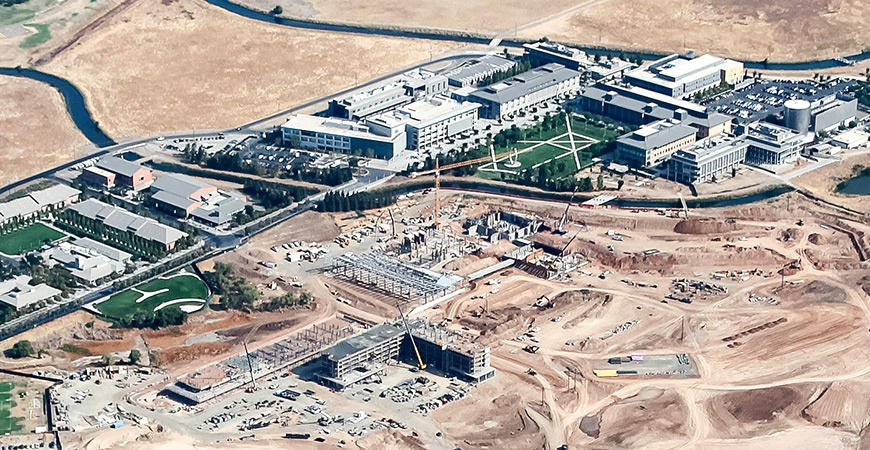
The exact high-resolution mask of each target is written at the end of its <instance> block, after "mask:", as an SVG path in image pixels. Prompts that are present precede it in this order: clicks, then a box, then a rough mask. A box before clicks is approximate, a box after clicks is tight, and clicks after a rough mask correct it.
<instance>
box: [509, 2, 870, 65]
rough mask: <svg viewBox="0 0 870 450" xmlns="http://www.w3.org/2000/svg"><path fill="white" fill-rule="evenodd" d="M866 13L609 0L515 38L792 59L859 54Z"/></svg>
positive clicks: (866, 8) (834, 7) (831, 5)
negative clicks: (546, 38) (542, 38)
mask: <svg viewBox="0 0 870 450" xmlns="http://www.w3.org/2000/svg"><path fill="white" fill-rule="evenodd" d="M868 16H870V4H868V3H867V2H864V1H861V0H824V1H809V0H804V1H799V2H792V1H788V0H776V1H767V2H755V1H747V0H727V1H713V0H692V1H690V2H683V1H678V0H664V1H660V0H641V1H633V2H629V1H616V0H610V1H605V2H596V3H594V4H593V5H591V6H589V7H586V8H583V9H581V10H579V11H577V12H576V13H574V14H570V15H568V14H566V15H562V16H559V17H557V18H555V19H554V20H551V21H546V22H543V23H540V24H538V26H535V27H529V28H527V29H523V30H522V31H521V32H520V36H521V37H527V38H532V39H537V38H540V37H541V36H547V37H548V38H550V39H553V40H560V41H568V42H576V43H581V44H590V45H602V46H609V47H619V48H628V49H638V50H656V51H662V52H682V51H686V50H695V51H696V52H699V53H713V54H717V55H722V56H730V57H735V58H741V59H753V60H763V59H765V58H769V59H770V60H771V61H794V60H808V59H816V58H830V57H832V56H838V55H843V54H851V53H855V52H860V51H861V50H862V49H863V48H864V47H865V46H866V45H867V36H868V33H870V25H868V24H867V21H866V20H864V18H866V17H868ZM832 30H837V32H831V31H832Z"/></svg>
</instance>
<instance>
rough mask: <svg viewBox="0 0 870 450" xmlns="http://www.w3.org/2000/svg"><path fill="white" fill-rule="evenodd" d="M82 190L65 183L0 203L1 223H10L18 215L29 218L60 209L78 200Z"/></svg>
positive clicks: (20, 217) (21, 217)
mask: <svg viewBox="0 0 870 450" xmlns="http://www.w3.org/2000/svg"><path fill="white" fill-rule="evenodd" d="M79 195H81V191H79V190H78V189H74V188H71V187H69V186H67V185H65V184H56V185H54V186H51V187H49V188H45V189H42V190H39V191H34V192H31V193H29V194H27V195H25V196H23V197H19V198H16V199H14V200H10V201H8V202H4V203H0V224H5V223H8V222H10V221H12V220H14V219H15V218H16V217H17V218H18V219H19V220H23V219H29V218H31V217H33V216H35V215H37V214H39V213H40V212H45V211H49V210H51V209H59V208H64V207H66V206H69V205H71V204H73V203H74V202H76V201H77V200H78V199H79Z"/></svg>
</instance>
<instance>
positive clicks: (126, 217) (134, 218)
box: [67, 198, 187, 250]
mask: <svg viewBox="0 0 870 450" xmlns="http://www.w3.org/2000/svg"><path fill="white" fill-rule="evenodd" d="M67 210H68V211H73V212H75V213H76V214H78V215H80V216H82V217H84V218H85V219H88V220H91V221H94V222H97V223H102V224H103V225H105V226H106V227H109V228H113V229H115V230H116V231H117V232H121V233H128V234H132V235H133V236H136V237H138V238H141V239H144V240H146V241H151V242H154V243H156V244H159V245H160V246H162V247H163V248H164V249H166V250H172V249H173V248H175V245H176V243H177V242H178V241H179V240H180V239H181V238H183V237H185V236H187V233H184V232H182V231H179V230H176V229H175V228H172V227H169V226H166V225H163V224H161V223H159V222H157V221H156V220H154V219H149V218H145V217H142V216H140V215H138V214H133V213H131V212H129V211H127V210H125V209H123V208H119V207H117V206H113V205H108V204H106V203H103V202H101V201H99V200H96V199H92V198H91V199H87V200H85V201H83V202H80V203H76V204H74V205H72V206H70V207H69V208H68V209H67Z"/></svg>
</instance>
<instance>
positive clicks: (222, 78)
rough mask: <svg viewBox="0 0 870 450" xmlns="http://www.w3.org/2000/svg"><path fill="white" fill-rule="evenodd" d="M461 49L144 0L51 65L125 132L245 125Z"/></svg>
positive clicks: (191, 3)
mask: <svg viewBox="0 0 870 450" xmlns="http://www.w3.org/2000/svg"><path fill="white" fill-rule="evenodd" d="M452 47H455V44H452V43H441V42H429V41H413V40H406V39H387V38H374V37H363V36H350V35H336V34H330V33H319V32H308V31H300V30H294V29H289V28H286V27H280V26H277V25H268V24H262V23H260V22H255V21H251V20H247V19H243V18H240V17H238V16H236V15H233V14H231V13H229V12H226V11H224V10H221V9H219V8H216V7H213V6H210V5H208V4H207V3H205V2H202V1H197V0H181V1H165V2H139V3H136V4H134V5H133V6H131V7H130V8H128V9H127V10H125V11H123V12H121V13H120V14H118V15H117V16H115V17H113V18H112V19H111V20H109V21H107V22H106V23H105V24H104V25H103V26H102V27H101V28H99V29H97V30H96V31H94V32H93V33H91V34H89V35H87V36H85V37H84V38H82V39H81V40H80V41H79V42H78V43H77V44H76V45H73V46H72V47H70V48H69V49H67V50H66V51H64V52H61V53H60V54H59V55H58V56H57V57H56V58H55V59H54V60H53V61H51V62H49V63H48V64H46V65H45V66H42V67H41V69H42V70H45V71H47V72H50V73H53V74H56V75H59V76H62V77H64V78H67V79H68V80H70V81H72V82H73V83H75V84H76V85H77V86H79V88H80V89H81V90H82V91H83V93H84V95H85V97H86V99H87V101H88V104H89V107H90V108H91V110H92V113H93V115H94V117H95V118H96V119H97V120H98V121H99V122H100V125H101V126H102V128H103V129H104V130H105V131H106V132H107V133H108V134H109V135H111V136H113V137H116V138H117V137H123V136H140V135H147V134H152V133H153V134H156V133H161V132H166V131H171V130H192V129H214V128H225V127H231V126H236V125H239V124H241V123H244V122H247V121H251V120H254V119H257V118H259V117H263V116H266V115H268V114H270V113H274V112H276V111H280V110H282V109H286V108H289V107H292V106H294V105H297V104H299V103H302V102H304V101H305V100H308V99H313V98H317V97H320V96H323V95H326V94H329V93H331V92H337V91H339V90H341V89H343V88H347V87H349V86H352V85H354V84H355V82H356V81H358V82H363V81H365V80H367V79H369V78H371V77H374V76H376V75H379V74H383V73H388V72H390V71H393V70H397V69H400V68H402V67H406V66H409V65H412V64H414V63H416V62H419V61H424V60H426V59H427V58H429V57H430V55H438V54H440V53H442V52H444V51H447V50H449V49H450V48H452Z"/></svg>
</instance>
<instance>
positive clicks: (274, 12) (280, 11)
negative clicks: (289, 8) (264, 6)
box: [269, 5, 284, 16]
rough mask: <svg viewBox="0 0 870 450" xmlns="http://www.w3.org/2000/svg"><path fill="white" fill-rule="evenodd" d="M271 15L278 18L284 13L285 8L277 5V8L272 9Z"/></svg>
mask: <svg viewBox="0 0 870 450" xmlns="http://www.w3.org/2000/svg"><path fill="white" fill-rule="evenodd" d="M269 13H270V14H272V15H273V16H277V15H280V14H283V13H284V8H282V7H281V5H275V7H274V8H272V11H270V12H269Z"/></svg>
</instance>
